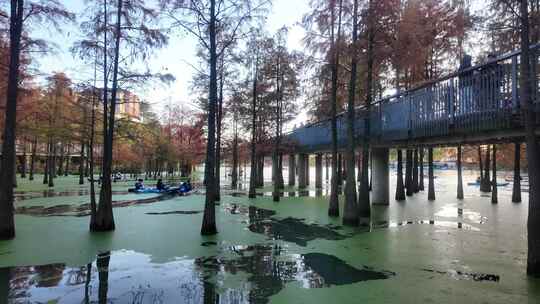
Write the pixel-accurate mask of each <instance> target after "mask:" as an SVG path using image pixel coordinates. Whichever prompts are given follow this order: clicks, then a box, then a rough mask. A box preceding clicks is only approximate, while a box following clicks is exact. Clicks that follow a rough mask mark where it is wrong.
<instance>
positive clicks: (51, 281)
mask: <svg viewBox="0 0 540 304" xmlns="http://www.w3.org/2000/svg"><path fill="white" fill-rule="evenodd" d="M65 268H66V267H65V265H63V264H50V265H42V266H36V267H35V268H34V270H35V272H36V276H35V278H34V279H35V280H36V281H37V284H36V287H53V286H57V285H58V283H59V282H60V281H61V280H62V278H63V276H64V269H65Z"/></svg>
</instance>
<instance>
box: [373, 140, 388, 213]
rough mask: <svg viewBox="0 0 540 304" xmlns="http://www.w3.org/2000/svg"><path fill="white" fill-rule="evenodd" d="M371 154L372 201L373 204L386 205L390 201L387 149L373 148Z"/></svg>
mask: <svg viewBox="0 0 540 304" xmlns="http://www.w3.org/2000/svg"><path fill="white" fill-rule="evenodd" d="M371 155H372V156H371V161H372V168H373V181H374V183H373V197H372V203H373V204H375V205H388V204H389V203H390V188H389V187H390V182H389V179H390V174H389V172H390V170H389V168H388V159H389V153H388V149H387V148H374V149H372V152H371Z"/></svg>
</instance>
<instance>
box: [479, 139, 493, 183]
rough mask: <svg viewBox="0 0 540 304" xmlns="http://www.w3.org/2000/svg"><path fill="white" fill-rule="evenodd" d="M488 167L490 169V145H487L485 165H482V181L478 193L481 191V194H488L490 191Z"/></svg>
mask: <svg viewBox="0 0 540 304" xmlns="http://www.w3.org/2000/svg"><path fill="white" fill-rule="evenodd" d="M490 167H491V148H490V145H487V151H486V163H485V165H484V179H483V182H482V183H481V185H480V191H482V192H490V191H491V174H490Z"/></svg>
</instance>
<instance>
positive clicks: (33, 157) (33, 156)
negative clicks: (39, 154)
mask: <svg viewBox="0 0 540 304" xmlns="http://www.w3.org/2000/svg"><path fill="white" fill-rule="evenodd" d="M36 149H37V137H35V138H34V141H33V142H32V154H31V155H30V173H29V176H28V179H29V180H31V181H33V180H34V167H35V162H36Z"/></svg>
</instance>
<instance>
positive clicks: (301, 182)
mask: <svg viewBox="0 0 540 304" xmlns="http://www.w3.org/2000/svg"><path fill="white" fill-rule="evenodd" d="M306 185H307V184H306V154H303V153H300V154H298V188H300V189H303V188H305V187H306Z"/></svg>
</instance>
